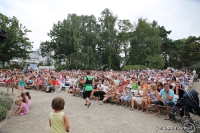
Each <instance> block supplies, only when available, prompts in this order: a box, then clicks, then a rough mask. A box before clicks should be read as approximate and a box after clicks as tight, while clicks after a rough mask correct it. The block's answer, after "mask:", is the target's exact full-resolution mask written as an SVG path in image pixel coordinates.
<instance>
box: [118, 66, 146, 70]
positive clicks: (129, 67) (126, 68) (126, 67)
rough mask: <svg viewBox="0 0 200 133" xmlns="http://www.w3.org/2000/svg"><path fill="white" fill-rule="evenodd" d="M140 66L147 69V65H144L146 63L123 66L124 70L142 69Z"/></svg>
mask: <svg viewBox="0 0 200 133" xmlns="http://www.w3.org/2000/svg"><path fill="white" fill-rule="evenodd" d="M140 68H142V69H147V67H146V66H144V65H127V66H124V67H123V68H122V71H126V70H135V69H140Z"/></svg>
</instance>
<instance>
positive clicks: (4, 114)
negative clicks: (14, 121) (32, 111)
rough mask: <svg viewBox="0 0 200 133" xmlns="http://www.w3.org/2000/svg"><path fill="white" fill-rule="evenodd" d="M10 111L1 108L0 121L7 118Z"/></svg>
mask: <svg viewBox="0 0 200 133" xmlns="http://www.w3.org/2000/svg"><path fill="white" fill-rule="evenodd" d="M7 113H8V110H7V109H6V108H5V107H2V106H0V121H2V120H4V119H5V118H6V115H7Z"/></svg>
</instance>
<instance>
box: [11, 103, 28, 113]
mask: <svg viewBox="0 0 200 133" xmlns="http://www.w3.org/2000/svg"><path fill="white" fill-rule="evenodd" d="M15 104H16V105H17V106H18V108H17V110H16V111H15V112H14V113H13V115H26V114H28V106H27V105H26V104H25V103H23V102H22V99H18V100H16V101H15Z"/></svg>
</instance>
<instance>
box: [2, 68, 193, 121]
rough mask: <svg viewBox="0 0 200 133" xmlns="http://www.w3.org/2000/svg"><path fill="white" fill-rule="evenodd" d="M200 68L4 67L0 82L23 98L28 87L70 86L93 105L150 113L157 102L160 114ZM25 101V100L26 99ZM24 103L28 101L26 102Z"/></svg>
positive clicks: (48, 89)
mask: <svg viewBox="0 0 200 133" xmlns="http://www.w3.org/2000/svg"><path fill="white" fill-rule="evenodd" d="M195 75H196V71H195V70H193V71H190V70H184V71H180V70H175V69H171V68H169V69H166V70H156V69H146V70H141V69H138V70H129V71H112V70H111V71H83V70H70V71H69V70H62V71H59V72H56V71H54V70H48V69H41V70H29V71H27V72H25V70H16V69H15V70H13V71H11V70H4V71H1V72H0V77H1V78H0V83H4V85H5V86H12V87H16V88H17V89H18V96H19V97H22V93H23V91H24V89H33V90H36V91H38V90H41V91H44V92H49V93H50V92H54V93H56V92H59V91H61V89H62V88H63V87H66V86H68V87H67V88H69V90H68V92H69V93H72V94H73V96H80V94H82V97H83V98H84V99H85V100H86V103H85V105H86V106H87V107H90V105H91V99H93V100H94V102H99V104H100V105H102V104H104V103H107V102H109V103H111V104H116V105H117V106H126V107H130V110H131V111H132V110H134V109H135V107H136V108H137V109H138V110H141V111H142V112H144V113H147V114H148V113H149V112H150V110H149V109H150V107H151V104H155V105H156V108H157V111H158V112H157V114H156V115H159V114H160V113H161V112H160V106H166V109H167V111H168V113H167V116H166V120H167V119H169V111H170V109H171V107H173V106H174V105H175V103H176V101H177V100H179V99H181V98H182V97H183V94H184V92H185V91H188V89H190V88H191V86H192V82H193V78H194V76H195ZM22 102H23V101H22ZM23 103H24V102H23Z"/></svg>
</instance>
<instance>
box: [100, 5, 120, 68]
mask: <svg viewBox="0 0 200 133" xmlns="http://www.w3.org/2000/svg"><path fill="white" fill-rule="evenodd" d="M99 22H100V29H101V31H100V36H101V39H102V40H101V43H100V44H99V45H100V47H101V48H102V49H103V51H102V63H103V65H104V66H103V67H104V69H111V68H112V69H119V68H120V56H119V54H120V45H119V44H118V43H117V35H116V33H117V29H116V28H115V26H116V23H117V16H115V15H113V13H112V12H111V11H110V10H109V9H108V8H106V9H104V10H103V11H102V12H101V17H99Z"/></svg>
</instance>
